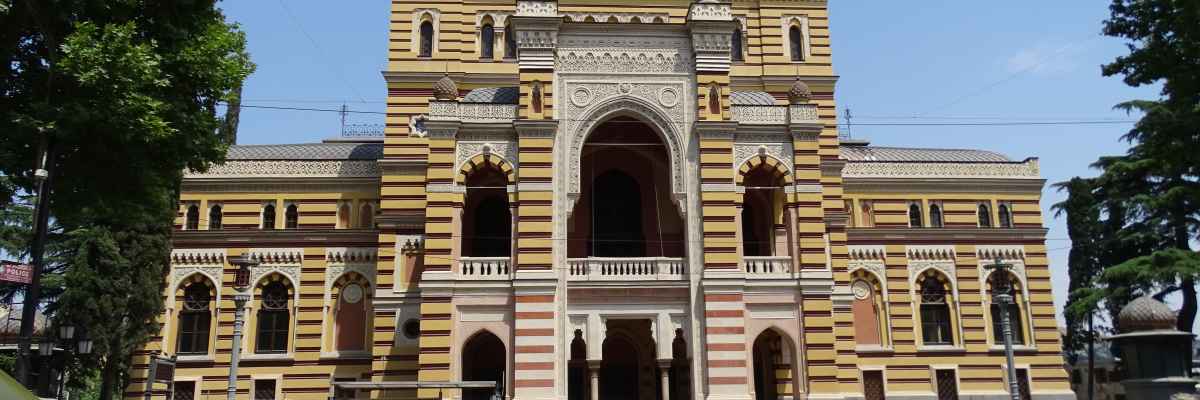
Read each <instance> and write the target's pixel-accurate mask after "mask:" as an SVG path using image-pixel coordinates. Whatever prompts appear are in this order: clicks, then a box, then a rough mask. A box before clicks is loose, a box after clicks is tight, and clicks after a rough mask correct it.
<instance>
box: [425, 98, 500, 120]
mask: <svg viewBox="0 0 1200 400" xmlns="http://www.w3.org/2000/svg"><path fill="white" fill-rule="evenodd" d="M429 118H430V119H433V120H438V121H453V120H458V121H462V122H505V121H512V120H514V119H516V118H517V105H516V104H492V103H459V102H454V101H431V102H429Z"/></svg>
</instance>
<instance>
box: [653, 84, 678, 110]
mask: <svg viewBox="0 0 1200 400" xmlns="http://www.w3.org/2000/svg"><path fill="white" fill-rule="evenodd" d="M658 104H659V105H662V106H663V107H666V108H674V107H675V106H676V105H679V92H678V91H676V90H675V88H672V87H670V86H668V87H664V88H662V89H659V91H658Z"/></svg>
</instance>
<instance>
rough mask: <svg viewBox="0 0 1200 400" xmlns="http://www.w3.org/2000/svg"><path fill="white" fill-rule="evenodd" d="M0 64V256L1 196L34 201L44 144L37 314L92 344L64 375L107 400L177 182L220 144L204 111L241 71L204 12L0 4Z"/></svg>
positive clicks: (230, 45)
mask: <svg viewBox="0 0 1200 400" xmlns="http://www.w3.org/2000/svg"><path fill="white" fill-rule="evenodd" d="M0 60H3V61H4V65H5V68H6V69H5V73H3V74H0V132H4V134H3V135H0V177H2V179H0V212H5V213H6V214H3V215H2V216H3V218H4V219H3V221H0V245H3V246H5V249H6V251H7V250H8V249H9V248H11V249H12V250H23V249H24V248H25V247H26V243H27V241H28V233H27V232H28V222H27V221H28V220H29V217H28V216H27V214H28V212H27V211H28V207H19V206H18V205H20V204H28V202H27V201H22V200H20V196H17V197H13V196H12V195H20V194H22V193H33V192H34V179H33V176H32V174H31V172H30V171H31V170H32V169H33V166H34V164H35V160H36V154H37V153H38V149H39V147H40V146H41V145H42V143H46V142H49V143H51V144H52V148H53V150H54V156H53V157H52V158H51V159H50V160H49V161H48V162H49V164H50V165H51V167H50V169H53V174H52V175H53V178H52V179H53V181H52V185H51V189H52V191H53V194H52V196H50V199H51V206H50V212H51V215H52V221H53V226H54V228H53V229H52V230H51V232H52V233H54V235H52V236H51V238H50V243H49V244H48V251H47V253H48V254H50V255H51V260H50V265H51V266H56V267H58V268H59V270H58V271H60V272H61V274H51V275H50V278H49V279H50V280H51V281H53V280H54V279H59V280H60V281H61V284H60V285H59V286H61V287H64V288H65V290H64V291H63V292H62V295H61V296H60V301H59V302H58V303H57V304H55V305H53V306H52V307H51V309H52V310H54V311H56V312H57V313H58V315H59V318H60V319H62V318H65V319H67V320H70V321H72V322H75V323H76V324H79V325H81V328H82V329H83V330H85V331H86V332H88V333H89V334H90V335H92V336H93V338H95V339H96V349H95V350H96V352H95V353H94V354H95V355H94V357H91V358H87V359H81V360H77V365H78V366H79V367H80V368H84V367H87V368H97V369H100V370H101V371H102V374H101V377H102V381H103V384H102V388H103V390H102V391H101V393H100V397H101V398H102V399H110V398H112V396H113V395H114V394H117V393H119V392H120V391H121V390H122V389H123V385H122V384H120V382H124V381H126V380H127V370H128V367H129V362H130V355H131V352H132V351H133V350H134V349H137V348H140V347H142V346H143V345H144V343H145V342H146V340H148V338H149V337H151V336H152V335H153V334H154V332H156V331H157V329H158V326H157V325H156V324H155V322H154V318H155V317H156V316H157V315H159V314H160V313H161V312H162V309H163V304H162V296H161V294H162V293H161V290H162V286H161V285H162V276H163V273H164V268H165V267H166V266H167V265H168V264H169V263H168V261H169V260H168V259H169V244H170V232H171V224H172V219H173V217H174V213H175V208H176V205H177V204H178V193H179V184H180V180H181V178H182V174H183V171H185V170H187V169H191V170H204V169H206V168H207V167H208V166H209V165H210V164H211V163H214V162H220V161H221V160H222V159H223V157H224V154H225V151H226V149H227V146H228V144H229V143H228V142H227V141H226V140H225V139H224V137H225V136H224V135H223V134H222V129H221V128H222V125H223V122H224V121H223V120H222V118H221V117H220V116H219V113H218V111H219V107H220V104H221V103H223V102H229V101H231V100H234V101H236V97H237V96H238V91H237V90H236V89H237V88H240V87H241V84H242V82H243V81H244V80H245V78H246V76H248V75H249V74H250V72H251V71H252V70H253V64H252V63H251V62H250V61H249V56H248V54H247V53H246V50H245V36H244V35H243V33H242V32H241V31H240V30H239V29H238V27H237V26H236V25H233V24H230V23H227V22H226V21H225V19H224V16H223V15H222V14H221V12H220V10H219V9H217V7H216V1H215V0H190V1H153V0H36V1H35V0H0ZM225 130H228V126H227V125H226V127H225ZM12 199H17V200H16V201H13V200H12ZM10 210H12V211H13V212H12V213H8V211H10ZM10 222H12V223H11V224H10ZM22 253H23V252H22ZM17 254H20V253H17ZM77 375H79V376H86V374H77Z"/></svg>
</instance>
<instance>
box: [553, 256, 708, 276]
mask: <svg viewBox="0 0 1200 400" xmlns="http://www.w3.org/2000/svg"><path fill="white" fill-rule="evenodd" d="M567 266H568V269H569V277H568V280H570V281H647V280H650V281H681V280H684V279H685V276H686V275H687V261H686V260H684V259H682V258H670V257H632V258H624V257H589V258H572V259H568V260H567Z"/></svg>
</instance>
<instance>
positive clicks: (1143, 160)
mask: <svg viewBox="0 0 1200 400" xmlns="http://www.w3.org/2000/svg"><path fill="white" fill-rule="evenodd" d="M1109 9H1110V11H1111V13H1112V15H1111V17H1110V18H1109V19H1108V20H1107V21H1105V22H1104V34H1106V35H1108V36H1112V37H1116V38H1121V39H1125V40H1126V41H1127V48H1128V50H1129V53H1128V54H1127V55H1124V56H1120V57H1117V58H1116V59H1115V60H1114V61H1113V62H1112V63H1109V64H1107V65H1104V66H1103V67H1102V73H1103V74H1104V75H1105V76H1114V75H1121V76H1123V79H1124V81H1125V83H1126V84H1129V85H1131V86H1141V85H1150V84H1157V85H1162V91H1161V97H1160V98H1159V99H1155V100H1133V101H1128V102H1125V103H1121V104H1118V105H1117V106H1116V108H1118V109H1120V110H1125V111H1127V112H1130V113H1138V114H1141V115H1142V117H1141V118H1140V120H1139V121H1138V122H1137V123H1136V124H1135V125H1134V127H1133V128H1132V129H1131V130H1130V131H1129V132H1128V133H1126V134H1125V135H1124V136H1122V139H1124V140H1125V141H1127V142H1129V144H1130V148H1129V150H1128V151H1126V153H1125V154H1124V155H1120V156H1111V157H1102V158H1100V159H1099V160H1098V161H1097V162H1096V163H1094V164H1093V165H1092V166H1093V167H1095V168H1097V169H1099V170H1101V175H1100V176H1099V177H1097V178H1094V179H1091V180H1073V181H1071V183H1064V184H1061V185H1062V186H1060V187H1063V188H1065V187H1068V186H1070V187H1071V190H1069V194H1070V198H1069V199H1068V200H1067V201H1065V202H1064V203H1061V204H1060V205H1061V206H1062V207H1061V208H1059V210H1060V211H1062V212H1065V213H1067V215H1068V224H1069V225H1070V224H1072V223H1073V222H1074V223H1076V224H1080V225H1079V226H1078V228H1080V229H1081V230H1079V231H1073V232H1072V235H1071V239H1072V259H1071V262H1072V264H1071V268H1073V269H1074V268H1076V267H1077V266H1079V267H1080V268H1084V269H1087V270H1088V271H1089V272H1092V271H1093V270H1095V271H1099V273H1098V274H1096V275H1094V276H1077V275H1076V274H1074V273H1073V274H1072V275H1071V279H1072V282H1071V287H1072V292H1071V294H1070V298H1071V300H1070V303H1069V306H1068V309H1067V310H1066V311H1067V316H1068V318H1078V317H1080V316H1082V315H1084V314H1086V313H1090V312H1092V311H1093V310H1096V309H1097V308H1098V307H1101V306H1103V307H1105V308H1106V309H1107V311H1108V314H1109V315H1110V317H1111V320H1112V322H1113V323H1114V324H1116V323H1117V322H1118V321H1117V319H1116V315H1117V312H1118V311H1119V310H1120V308H1121V307H1122V306H1124V305H1125V304H1126V303H1128V302H1129V301H1130V300H1132V299H1133V298H1135V297H1138V296H1144V295H1152V296H1155V297H1158V298H1160V299H1161V298H1162V297H1164V296H1166V295H1168V294H1171V293H1176V292H1178V293H1179V294H1180V296H1181V298H1182V299H1183V305H1182V308H1181V310H1180V313H1179V324H1178V328H1179V329H1180V330H1184V331H1189V332H1190V331H1191V330H1192V325H1193V323H1194V321H1195V318H1196V315H1197V308H1198V307H1197V301H1198V299H1197V291H1196V280H1197V279H1198V278H1200V255H1198V254H1197V253H1196V251H1195V249H1193V245H1192V244H1193V243H1194V242H1195V241H1196V240H1197V238H1198V237H1200V3H1198V2H1195V1H1183V0H1113V1H1112V4H1111V5H1110V7H1109ZM1076 186H1077V187H1076ZM1069 229H1074V227H1073V228H1069ZM1077 236H1078V237H1077ZM1076 246H1082V247H1083V249H1081V250H1080V252H1079V253H1080V255H1081V257H1083V258H1080V259H1077V258H1076V257H1075V256H1076V251H1075V247H1076ZM1085 254H1086V257H1084V255H1085ZM1092 262H1095V263H1096V265H1098V266H1099V268H1100V269H1093V268H1092V267H1091V266H1090V265H1091V263H1092ZM1114 328H1116V327H1115V326H1114ZM1070 335H1071V333H1070V332H1069V333H1068V336H1070Z"/></svg>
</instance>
